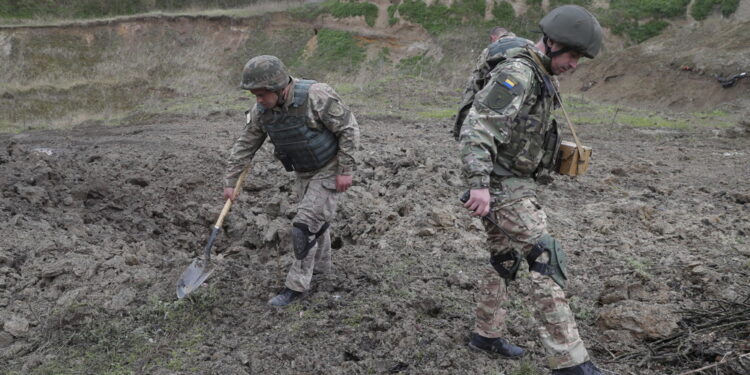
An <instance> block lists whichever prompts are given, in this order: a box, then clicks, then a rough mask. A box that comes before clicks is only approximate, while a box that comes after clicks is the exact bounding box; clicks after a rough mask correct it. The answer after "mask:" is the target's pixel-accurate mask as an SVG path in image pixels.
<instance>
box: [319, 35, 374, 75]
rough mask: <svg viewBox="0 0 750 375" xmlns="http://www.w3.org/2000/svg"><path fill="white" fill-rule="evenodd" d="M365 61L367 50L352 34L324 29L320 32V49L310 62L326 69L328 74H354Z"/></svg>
mask: <svg viewBox="0 0 750 375" xmlns="http://www.w3.org/2000/svg"><path fill="white" fill-rule="evenodd" d="M364 60H365V49H364V48H362V47H361V46H360V45H359V44H357V40H356V39H354V35H353V34H352V33H348V32H346V31H339V30H331V29H322V30H320V31H319V32H318V47H317V49H316V50H315V53H314V54H313V56H311V57H310V59H309V61H308V62H309V63H311V64H314V65H316V66H318V67H325V68H326V70H327V71H328V72H331V71H334V72H335V71H338V72H343V73H353V72H355V71H356V69H357V68H358V67H359V65H360V64H361V63H362V62H363V61H364Z"/></svg>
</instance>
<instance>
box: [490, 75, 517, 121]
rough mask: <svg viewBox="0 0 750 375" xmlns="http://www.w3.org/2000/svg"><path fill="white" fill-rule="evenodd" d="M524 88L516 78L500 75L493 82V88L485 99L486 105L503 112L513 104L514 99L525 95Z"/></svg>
mask: <svg viewBox="0 0 750 375" xmlns="http://www.w3.org/2000/svg"><path fill="white" fill-rule="evenodd" d="M523 92H524V86H523V84H522V83H521V82H519V81H518V80H517V79H516V78H513V77H512V76H509V75H507V74H499V75H497V76H496V77H495V79H494V80H493V82H492V88H491V89H490V92H489V93H488V94H487V96H486V97H485V99H484V104H485V105H486V106H487V107H488V108H490V109H492V110H494V111H496V112H501V111H502V110H503V109H505V108H506V107H507V106H509V105H510V103H511V102H513V98H515V97H516V96H519V95H523Z"/></svg>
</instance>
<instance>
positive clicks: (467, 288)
mask: <svg viewBox="0 0 750 375" xmlns="http://www.w3.org/2000/svg"><path fill="white" fill-rule="evenodd" d="M354 110H355V111H357V112H359V111H363V108H354ZM242 118H243V116H242V114H241V113H239V112H236V113H235V112H229V113H214V114H212V115H211V116H209V117H206V118H171V119H170V118H165V119H159V120H158V121H154V122H153V123H144V124H140V125H137V126H127V127H117V128H105V127H79V128H74V129H72V130H70V131H40V132H29V133H22V134H19V135H0V175H2V176H3V177H2V179H1V180H0V194H2V202H3V204H2V206H1V207H0V222H2V223H4V225H3V226H2V228H0V286H2V288H0V324H2V325H3V330H2V331H0V368H2V369H4V370H3V371H2V372H3V373H11V374H12V373H14V372H13V371H16V372H17V373H24V374H27V373H55V372H54V371H52V370H48V369H49V368H50V366H52V364H55V365H56V366H58V367H57V369H58V372H56V373H73V372H74V370H73V369H78V370H77V371H79V373H81V372H82V373H91V372H88V371H92V370H91V369H90V368H89V369H88V370H87V369H85V368H84V369H83V370H81V366H85V365H87V364H88V365H91V363H97V362H86V358H87V357H86V356H81V357H80V358H79V359H74V358H78V357H74V356H73V354H72V353H76V350H78V351H83V352H84V353H85V352H86V351H87V350H88V351H90V352H89V353H90V355H92V356H93V355H97V353H107V356H106V357H102V358H101V360H100V362H98V366H103V365H102V363H108V362H106V361H111V362H109V363H112V366H114V364H115V363H116V364H119V366H121V367H120V368H121V369H123V370H124V371H132V372H133V373H148V374H195V373H201V374H250V373H253V374H255V373H258V374H260V373H279V374H300V373H321V374H352V373H389V372H390V373H398V372H402V373H412V374H440V373H443V374H456V373H512V371H515V370H518V369H519V368H521V367H524V366H526V367H527V368H528V367H530V368H531V369H532V370H533V369H537V371H538V372H539V373H544V371H545V370H544V360H543V348H542V347H541V346H540V344H539V343H538V341H537V340H536V338H535V335H536V334H535V329H534V323H533V314H532V312H531V311H530V307H529V306H531V305H530V303H529V301H528V299H527V298H526V297H525V294H526V293H528V292H529V290H528V288H529V283H528V280H526V279H527V277H528V276H527V275H526V273H525V272H524V273H522V275H521V278H520V281H519V282H518V283H514V284H512V285H511V287H510V288H511V292H512V294H513V299H512V301H511V303H510V304H509V306H508V308H509V311H510V324H509V332H508V338H509V339H510V340H512V341H513V342H516V343H518V344H519V345H522V346H523V347H525V348H526V349H528V352H529V354H528V356H527V358H526V359H525V360H524V361H522V362H513V361H504V360H501V359H499V358H494V357H490V356H487V355H484V354H481V353H475V352H472V351H470V350H469V349H468V348H467V346H466V343H467V340H468V336H469V333H470V331H471V329H472V325H473V307H474V302H473V295H474V291H475V288H476V283H477V275H478V274H479V272H480V271H481V270H482V269H483V267H487V253H486V251H485V250H484V242H483V241H484V234H483V231H482V230H481V224H480V222H479V221H478V220H477V219H471V218H470V217H469V216H468V215H467V214H466V213H465V211H464V209H463V208H461V207H460V205H459V204H458V196H459V194H460V193H461V192H462V190H463V189H464V187H463V186H464V184H463V182H462V180H461V177H460V172H459V167H460V160H459V154H458V150H457V145H456V143H455V142H454V141H453V139H452V137H451V136H450V135H449V128H450V126H451V125H450V121H448V120H442V121H436V122H426V121H425V122H411V121H405V120H402V119H400V118H390V117H389V118H386V117H380V118H368V117H363V116H360V118H359V120H360V124H361V128H362V150H361V151H360V152H359V154H358V158H359V162H360V165H359V171H358V172H357V175H356V179H355V185H354V186H353V187H352V188H351V189H350V190H349V191H348V192H347V193H346V194H345V196H344V197H343V199H342V202H341V204H340V206H339V213H338V217H337V219H336V222H335V223H333V234H334V240H333V243H334V248H335V250H334V251H335V253H334V254H335V255H334V264H335V273H334V274H332V275H328V276H316V277H315V279H314V281H313V283H314V285H315V286H314V288H313V290H312V291H311V292H310V293H308V295H307V296H306V297H305V298H304V299H303V300H302V301H300V302H299V303H297V304H295V305H292V306H291V307H290V308H287V309H274V308H270V307H269V306H267V305H266V301H267V300H268V298H269V297H270V296H272V295H273V294H274V293H276V292H277V291H278V290H279V289H280V288H281V287H282V285H283V280H284V277H285V274H286V271H287V269H288V267H289V264H290V262H291V254H290V252H291V251H290V248H289V244H288V241H287V236H286V232H287V231H288V230H289V228H290V227H291V225H290V224H291V218H292V217H293V216H294V203H293V193H292V189H291V188H290V186H291V182H292V180H293V176H292V175H291V174H288V173H286V172H284V171H283V168H282V166H281V164H280V163H278V162H277V161H275V160H273V159H272V156H271V153H270V150H269V148H268V147H264V149H263V150H262V151H261V152H259V154H258V155H257V157H256V162H255V165H254V167H253V171H252V174H251V176H250V177H249V179H248V182H247V183H246V186H245V187H244V189H243V193H242V195H241V197H240V199H239V201H238V202H237V203H236V205H235V206H234V207H233V210H232V212H231V213H230V215H229V217H228V219H227V221H226V223H225V227H224V229H225V231H224V232H223V233H222V234H221V235H220V238H219V240H218V242H217V244H216V245H215V251H216V252H218V256H217V257H216V259H217V262H218V263H219V267H220V268H219V270H217V271H216V272H215V273H214V275H213V276H212V277H211V278H210V279H209V280H208V282H207V285H204V286H203V287H201V288H200V289H199V290H197V291H196V292H195V293H194V295H193V296H192V298H191V299H187V300H181V301H179V302H175V299H176V297H175V289H174V288H175V282H176V280H177V278H178V277H179V275H180V273H181V272H182V271H183V270H184V268H185V267H187V265H188V264H189V262H190V259H191V258H192V257H193V256H195V255H196V254H197V253H199V252H200V250H201V249H202V246H203V244H205V241H206V238H207V235H208V233H209V227H210V225H212V223H213V221H214V220H215V219H216V217H217V215H218V212H219V210H220V209H221V206H222V204H223V202H222V199H221V175H222V170H223V167H224V158H225V157H226V153H227V150H228V148H229V146H230V145H231V143H232V141H233V138H234V137H236V136H237V134H238V133H239V130H240V127H241V121H242ZM579 132H580V135H581V136H582V138H583V139H584V142H585V143H586V144H587V145H590V146H592V147H593V149H594V153H593V155H594V158H593V163H592V165H591V167H590V170H589V172H588V173H587V174H585V175H584V176H581V177H578V178H575V179H574V178H569V177H562V176H556V177H555V179H554V181H553V182H552V183H551V184H549V185H546V186H544V187H543V189H542V190H541V191H540V195H539V196H540V201H541V203H542V204H543V205H544V207H545V208H546V211H547V214H548V216H549V219H550V229H551V231H552V232H553V234H554V236H555V237H557V238H558V239H559V240H560V241H562V243H563V244H564V248H565V249H566V251H567V254H568V256H569V258H570V274H571V275H572V279H571V281H570V282H569V286H568V287H567V295H568V297H569V299H570V301H571V306H572V307H573V310H574V312H575V313H576V315H577V317H578V324H579V329H580V331H581V334H582V336H583V338H584V340H585V342H586V343H587V345H588V347H589V348H590V350H591V354H592V356H593V357H594V359H595V361H596V362H597V363H599V364H600V365H601V367H604V368H606V369H608V370H610V371H612V373H619V374H645V375H650V374H652V375H656V374H667V373H678V372H681V371H680V370H689V369H693V368H698V367H701V366H704V365H709V364H713V363H715V361H718V360H720V357H721V356H722V355H724V354H726V353H728V352H735V353H745V352H747V351H748V350H750V347H749V344H748V340H747V337H749V336H748V334H749V333H750V332H748V331H749V329H750V328H749V327H748V324H747V322H745V324H744V325H739V326H737V327H735V329H734V330H733V331H731V332H726V331H722V332H718V333H717V332H714V334H713V336H711V337H704V336H702V335H700V334H695V335H692V336H689V338H688V341H686V342H687V343H688V344H689V345H691V346H690V348H691V350H690V351H687V352H686V354H684V355H683V356H682V357H680V358H672V359H663V358H662V359H659V358H651V359H649V360H644V361H642V359H644V358H645V357H644V356H643V355H639V356H635V357H634V358H629V359H627V360H613V358H614V357H616V356H619V355H622V354H626V353H629V352H634V351H638V350H644V349H646V345H647V343H648V342H649V341H653V340H658V339H660V338H664V337H669V335H672V334H675V333H676V332H678V331H679V330H680V329H681V328H683V327H685V325H684V321H683V320H682V319H683V317H684V313H683V311H684V310H686V309H708V308H711V307H713V306H715V303H716V302H715V301H717V300H722V301H742V300H743V299H745V298H747V297H748V295H750V290H749V289H748V285H750V268H749V267H750V245H748V241H749V239H748V235H750V188H748V185H747V181H748V180H749V179H750V169H748V165H750V154H749V153H748V149H749V148H748V146H750V138H749V137H748V131H747V128H746V127H745V128H742V127H740V128H737V129H731V130H715V129H690V130H648V129H634V128H630V127H625V126H621V125H618V124H617V123H614V124H612V125H610V126H606V127H605V126H604V125H583V126H582V127H581V129H580V130H579ZM122 325H126V327H125V328H126V329H123V327H122ZM117 327H120V328H119V329H118V328H117ZM102 332H104V333H106V334H104V333H102ZM706 334H708V333H706ZM107 340H109V341H107ZM102 345H111V346H107V348H114V349H110V350H108V351H106V350H101V351H96V350H100V349H101V348H102ZM83 348H90V349H83ZM91 348H93V349H91ZM79 353H81V352H79ZM118 354H122V355H133V356H134V358H135V359H130V360H127V359H122V358H120V359H117V358H118V357H116V356H117V355H118ZM101 361H104V362H101ZM45 366H47V367H45ZM519 366H520V367H519ZM734 366H735V370H731V368H732V367H731V366H728V365H722V366H720V367H719V368H720V369H721V371H725V372H724V373H725V374H732V373H737V374H739V373H741V372H739V371H742V370H741V368H740V367H736V366H739V365H734ZM43 369H47V370H45V371H50V372H44V371H42V370H43ZM59 369H66V370H65V371H62V370H59ZM105 369H106V367H105ZM730 370H731V371H735V372H730Z"/></svg>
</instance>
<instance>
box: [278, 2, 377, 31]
mask: <svg viewBox="0 0 750 375" xmlns="http://www.w3.org/2000/svg"><path fill="white" fill-rule="evenodd" d="M290 13H291V14H292V15H293V16H294V17H296V18H297V19H300V20H303V21H312V20H314V19H316V18H317V17H318V16H320V15H321V14H330V15H332V16H334V17H336V18H347V17H358V16H363V17H365V22H367V24H368V25H370V26H371V27H372V26H375V20H377V19H378V6H377V5H375V4H373V3H370V2H341V1H339V0H326V1H324V2H322V3H318V4H306V5H304V6H301V7H298V8H295V9H292V10H290Z"/></svg>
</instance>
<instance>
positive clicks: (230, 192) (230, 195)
mask: <svg viewBox="0 0 750 375" xmlns="http://www.w3.org/2000/svg"><path fill="white" fill-rule="evenodd" d="M239 193H240V192H239V191H238V192H237V194H235V192H234V188H230V187H225V188H224V199H231V200H232V201H234V200H235V199H237V196H238V195H240V194H239Z"/></svg>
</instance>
